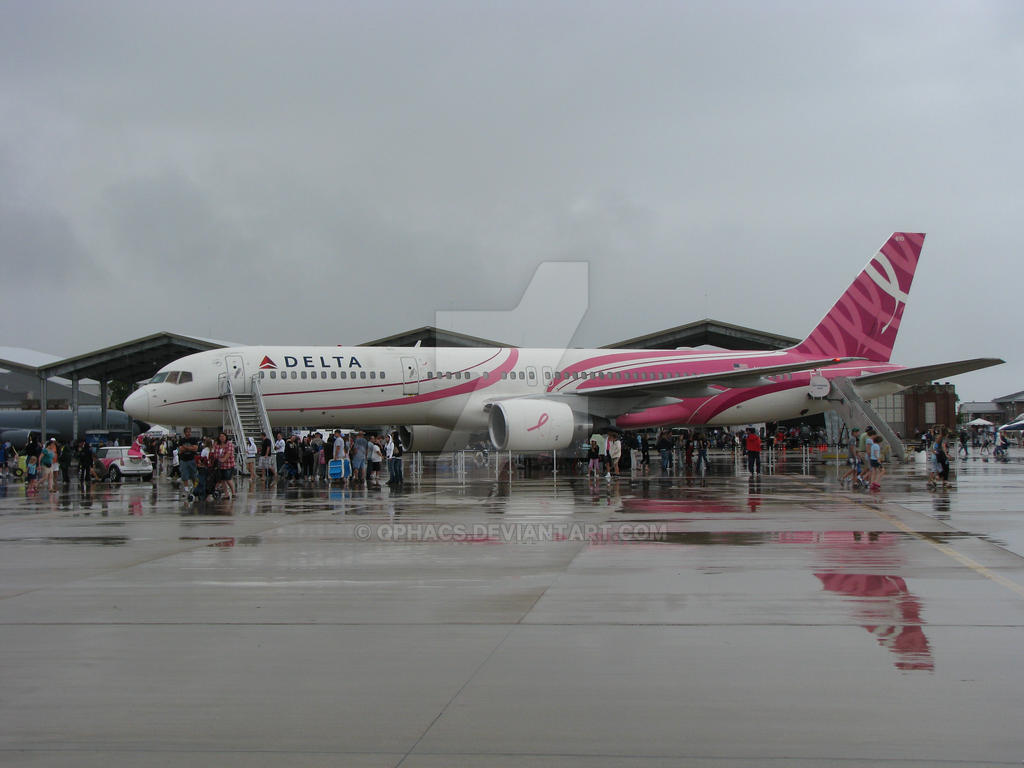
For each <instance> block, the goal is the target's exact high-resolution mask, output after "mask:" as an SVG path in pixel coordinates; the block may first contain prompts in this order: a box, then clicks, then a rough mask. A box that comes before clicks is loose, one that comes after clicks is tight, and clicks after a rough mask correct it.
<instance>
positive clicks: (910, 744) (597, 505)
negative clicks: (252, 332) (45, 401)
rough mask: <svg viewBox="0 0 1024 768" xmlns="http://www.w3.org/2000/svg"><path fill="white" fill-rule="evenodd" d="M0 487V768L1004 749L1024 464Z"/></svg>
mask: <svg viewBox="0 0 1024 768" xmlns="http://www.w3.org/2000/svg"><path fill="white" fill-rule="evenodd" d="M654 472H655V474H654V476H652V477H649V478H639V479H637V478H633V479H631V478H622V479H619V480H617V481H613V482H605V481H604V480H601V481H599V482H596V483H594V482H589V481H587V480H586V478H581V477H576V476H569V475H565V474H560V475H558V477H557V479H554V478H552V477H551V476H550V475H546V476H537V477H534V478H522V477H516V478H514V479H513V480H512V481H511V482H496V481H495V480H494V479H493V478H492V477H491V476H490V472H489V471H488V470H487V469H478V470H474V472H471V473H470V475H469V476H467V477H465V478H460V477H458V476H455V475H452V474H451V473H449V472H446V471H444V470H443V469H442V470H439V471H437V472H434V471H432V468H429V467H428V472H427V473H426V476H425V477H424V478H423V479H422V480H421V481H420V482H408V483H406V485H405V487H404V489H402V490H401V491H393V490H391V489H389V488H387V487H384V488H382V489H381V490H371V491H362V490H360V491H348V490H342V489H327V488H324V487H322V486H321V487H313V488H298V489H279V490H270V491H267V490H259V489H255V490H252V491H248V490H243V491H242V492H241V493H240V494H239V496H238V497H237V498H236V499H234V500H233V501H228V502H216V503H213V502H210V503H206V504H196V505H191V506H186V505H184V504H183V503H182V502H181V501H180V500H179V498H178V494H177V491H176V489H175V488H174V487H173V486H172V485H170V484H169V483H167V482H165V481H162V480H158V481H157V482H155V483H143V484H139V483H135V482H128V483H125V484H123V485H121V486H106V485H97V486H95V487H94V488H92V489H91V491H90V492H88V493H85V492H82V491H81V490H79V489H77V488H75V487H72V488H70V489H67V490H66V491H65V492H62V493H59V494H57V495H56V496H55V497H50V496H48V495H47V494H46V493H45V492H44V493H41V494H39V495H37V496H34V497H26V495H25V492H24V488H23V486H20V485H12V486H8V487H6V488H4V489H2V490H0V493H2V495H0V654H2V656H0V659H2V661H0V684H2V691H3V696H2V697H0V763H2V764H3V765H10V766H29V765H31V766H37V765H46V766H65V765H66V766H76V767H80V766H100V765H104V766H108V765H125V766H129V765H130V766H157V765H159V766H186V765H188V766H194V765H218V766H234V765H246V766H253V765H256V766H264V765H265V766H271V765H272V766H279V765H301V766H306V765H309V766H314V765H316V766H319V765H346V766H349V765H351V766H399V765H401V766H408V767H409V768H422V767H426V766H431V767H433V766H513V768H514V767H515V766H558V767H562V766H565V767H568V766H601V767H604V766H618V765H643V766H677V765H688V766H727V765H728V766H764V765H780V766H781V765H786V766H826V765H829V766H831V765H843V766H878V765H894V766H895V765H898V766H904V767H906V766H925V765H927V766H933V765H958V764H962V765H972V766H973V765H1020V764H1021V761H1022V760H1024V731H1022V729H1021V723H1022V716H1024V706H1022V703H1024V664H1021V663H1020V660H1019V657H1020V654H1021V649H1022V648H1024V505H1022V504H1021V503H1020V500H1021V493H1022V491H1024V462H1021V461H1020V459H1019V458H1018V457H1014V459H1013V460H1012V461H1011V462H1009V463H1005V464H1002V463H996V462H983V461H980V460H976V461H970V462H967V463H965V464H963V465H961V467H960V472H959V475H958V476H957V478H956V483H955V487H954V488H952V489H949V490H946V491H929V490H927V489H926V487H925V477H924V469H923V467H922V466H920V465H915V464H910V465H905V466H903V467H900V468H897V469H895V470H894V471H892V472H891V473H890V474H889V475H888V476H887V477H886V478H885V479H884V481H883V489H882V491H881V492H878V493H871V492H864V491H850V490H845V489H842V488H840V486H839V484H838V483H837V480H836V474H837V473H836V469H835V467H834V466H825V465H819V464H814V465H812V466H811V467H810V468H807V467H805V466H803V465H802V464H801V462H800V461H799V459H798V458H795V457H794V458H791V459H789V460H788V461H787V462H786V463H785V464H782V465H780V466H779V467H778V470H777V472H776V473H775V474H768V475H765V476H763V477H761V478H760V479H759V480H749V479H748V478H747V477H746V476H745V475H744V474H739V475H737V473H736V470H735V467H734V465H733V463H732V462H731V461H730V460H728V459H727V458H724V457H723V458H718V459H716V460H715V461H714V463H713V466H712V472H711V473H709V474H707V475H704V476H694V475H692V474H690V475H686V474H683V475H681V476H672V477H659V476H657V470H654Z"/></svg>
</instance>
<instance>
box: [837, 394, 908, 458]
mask: <svg viewBox="0 0 1024 768" xmlns="http://www.w3.org/2000/svg"><path fill="white" fill-rule="evenodd" d="M836 394H838V395H839V397H836ZM827 399H828V400H829V401H830V402H831V403H832V407H833V409H834V410H835V411H836V412H838V413H839V415H840V416H842V417H843V421H845V422H846V426H847V427H849V428H851V429H852V428H853V427H859V428H861V429H864V428H866V427H869V426H871V427H874V428H875V431H876V432H878V433H879V434H880V435H881V436H882V438H883V439H884V440H885V441H886V442H888V443H889V446H890V447H891V448H892V454H893V456H895V457H896V458H897V459H899V460H900V461H903V460H904V459H905V457H906V449H905V447H904V445H903V441H902V440H901V439H900V438H899V437H898V436H897V435H896V433H895V432H894V431H893V429H892V427H890V426H889V424H888V423H887V422H886V421H885V419H883V418H882V417H881V416H879V415H878V412H877V411H876V410H875V409H874V408H872V407H871V406H870V405H868V403H867V401H866V400H864V398H862V397H861V396H860V395H859V394H857V390H856V388H855V387H854V385H853V382H852V381H850V379H849V378H847V377H846V376H840V377H838V378H835V379H832V392H831V393H829V395H828V397H827Z"/></svg>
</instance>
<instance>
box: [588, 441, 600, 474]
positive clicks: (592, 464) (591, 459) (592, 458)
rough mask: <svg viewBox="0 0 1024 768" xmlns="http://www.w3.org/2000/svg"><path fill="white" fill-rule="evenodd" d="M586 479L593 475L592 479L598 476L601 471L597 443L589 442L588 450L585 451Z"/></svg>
mask: <svg viewBox="0 0 1024 768" xmlns="http://www.w3.org/2000/svg"><path fill="white" fill-rule="evenodd" d="M587 459H588V461H587V477H590V476H591V474H593V476H594V479H595V480H597V478H598V477H599V476H600V471H601V449H600V448H598V447H597V441H596V440H591V441H590V448H589V450H588V451H587Z"/></svg>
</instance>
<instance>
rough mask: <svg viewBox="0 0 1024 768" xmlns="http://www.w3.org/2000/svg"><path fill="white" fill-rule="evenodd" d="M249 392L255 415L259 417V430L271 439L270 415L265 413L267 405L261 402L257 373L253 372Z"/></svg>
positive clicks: (272, 434)
mask: <svg viewBox="0 0 1024 768" xmlns="http://www.w3.org/2000/svg"><path fill="white" fill-rule="evenodd" d="M249 394H250V396H251V397H252V402H253V405H254V406H255V407H256V415H257V416H259V419H260V431H262V432H264V433H266V435H267V437H269V438H270V439H271V440H273V439H274V432H273V428H272V427H271V426H270V415H269V414H268V413H267V407H266V406H265V405H264V404H263V388H262V387H261V386H260V376H259V374H255V375H254V376H253V377H252V381H251V382H250V384H249ZM257 437H258V435H257Z"/></svg>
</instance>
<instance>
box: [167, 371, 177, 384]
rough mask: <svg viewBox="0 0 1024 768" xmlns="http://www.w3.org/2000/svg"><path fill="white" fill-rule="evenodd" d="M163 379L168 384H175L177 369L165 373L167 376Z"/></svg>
mask: <svg viewBox="0 0 1024 768" xmlns="http://www.w3.org/2000/svg"><path fill="white" fill-rule="evenodd" d="M164 381H165V382H167V383H168V384H177V383H178V372H177V371H171V372H170V373H168V374H167V378H166V379H164Z"/></svg>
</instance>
